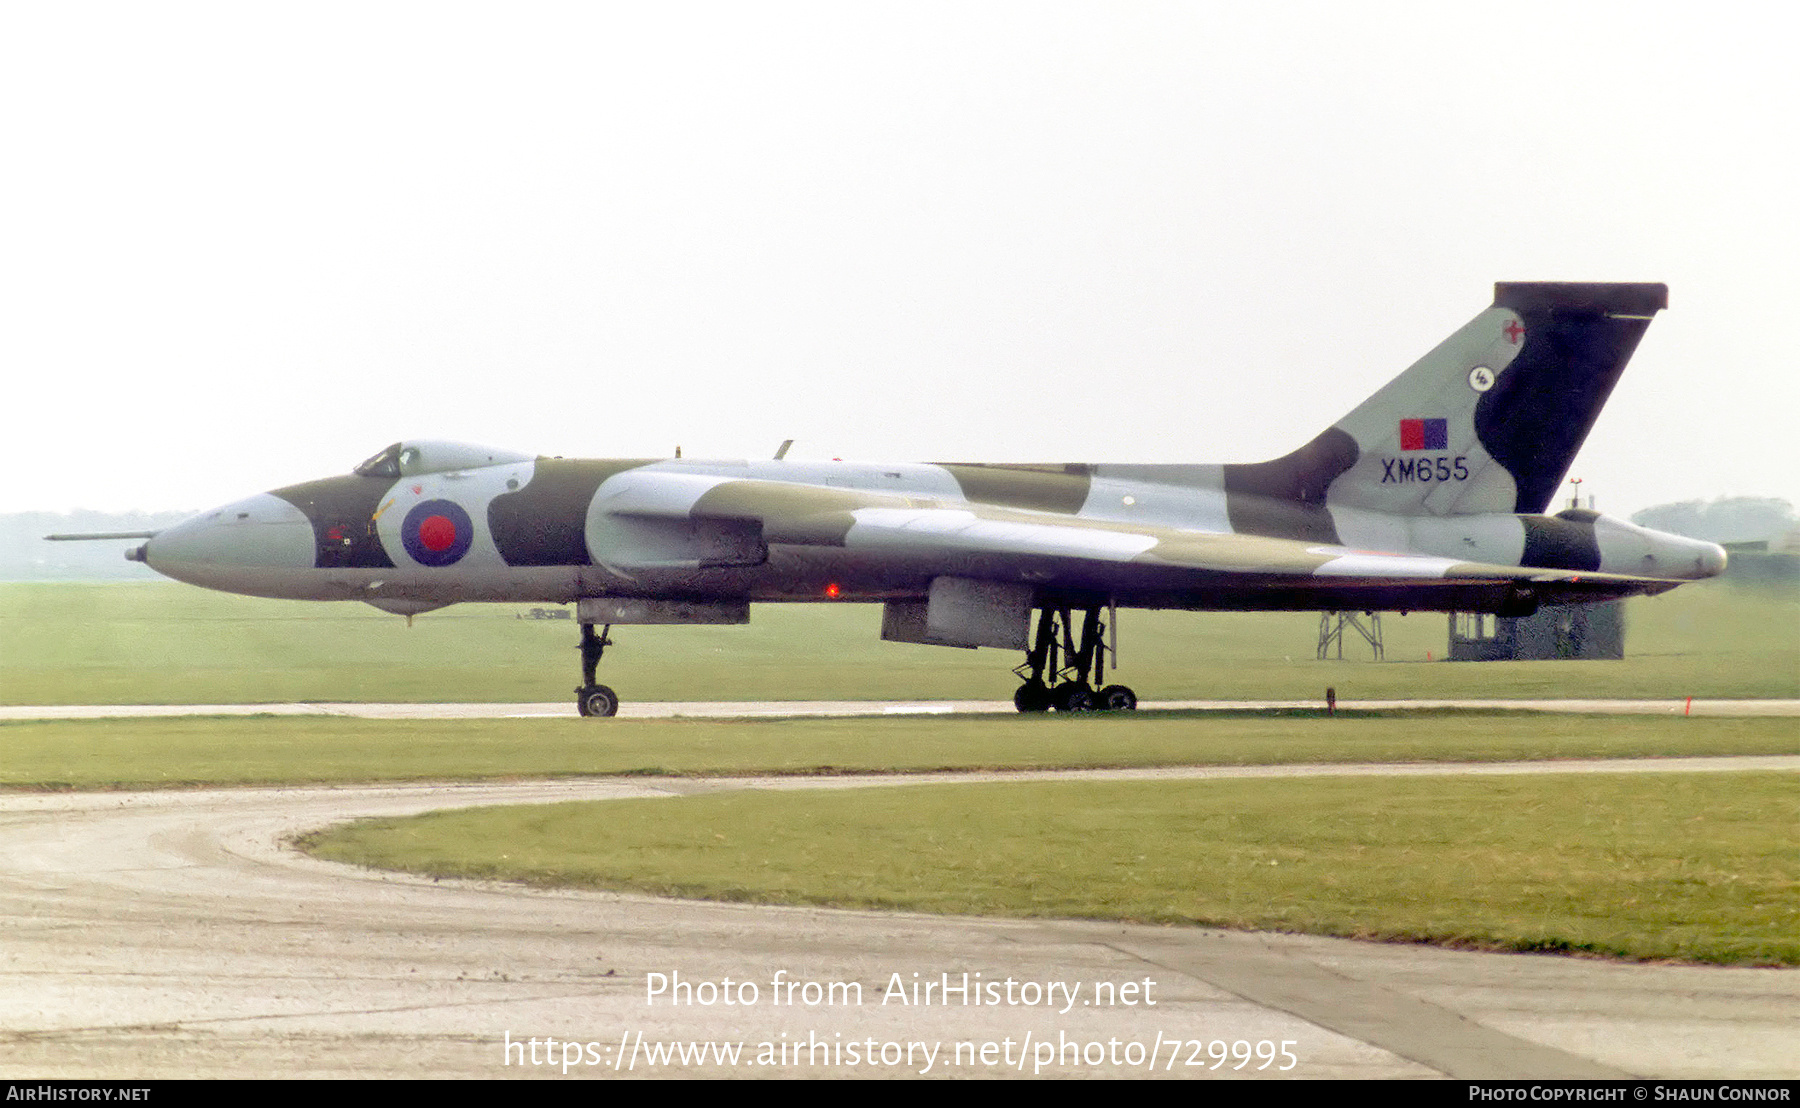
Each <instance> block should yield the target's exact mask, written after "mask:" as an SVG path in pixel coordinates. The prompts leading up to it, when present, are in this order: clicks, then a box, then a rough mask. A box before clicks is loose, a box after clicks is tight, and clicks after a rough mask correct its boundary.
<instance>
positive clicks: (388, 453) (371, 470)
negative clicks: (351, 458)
mask: <svg viewBox="0 0 1800 1108" xmlns="http://www.w3.org/2000/svg"><path fill="white" fill-rule="evenodd" d="M400 445H401V444H399V443H395V444H394V445H392V446H390V447H388V448H387V449H386V450H383V451H382V452H381V453H379V454H377V455H375V456H374V457H373V458H370V459H369V460H368V461H366V462H364V463H363V464H362V465H359V466H357V467H356V468H355V469H354V470H352V471H351V472H353V473H355V474H356V475H357V476H358V477H398V476H400Z"/></svg>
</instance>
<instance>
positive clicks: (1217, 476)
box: [53, 283, 1725, 716]
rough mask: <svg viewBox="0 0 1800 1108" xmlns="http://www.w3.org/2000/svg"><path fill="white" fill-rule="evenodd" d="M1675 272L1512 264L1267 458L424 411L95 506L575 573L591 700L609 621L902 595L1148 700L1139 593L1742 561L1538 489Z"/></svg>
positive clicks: (382, 599) (251, 583)
mask: <svg viewBox="0 0 1800 1108" xmlns="http://www.w3.org/2000/svg"><path fill="white" fill-rule="evenodd" d="M1667 297H1668V290H1667V288H1666V286H1664V285H1660V284H1553V283H1502V284H1499V285H1497V286H1495V292H1494V302H1493V304H1492V306H1490V307H1488V308H1486V309H1485V310H1483V311H1482V312H1481V314H1479V315H1477V316H1476V317H1475V319H1474V320H1473V321H1472V322H1470V323H1469V324H1468V325H1466V326H1464V327H1463V328H1462V329H1461V330H1459V331H1457V332H1456V333H1454V334H1453V335H1451V336H1450V337H1449V338H1448V339H1446V340H1444V342H1443V343H1441V344H1440V345H1439V346H1438V347H1437V348H1436V349H1435V350H1433V351H1431V352H1430V353H1429V354H1426V355H1425V356H1424V357H1423V358H1421V359H1420V360H1419V361H1418V362H1417V363H1416V364H1414V365H1413V366H1412V367H1411V368H1410V369H1407V370H1406V371H1405V372H1404V373H1402V374H1401V375H1400V376H1399V377H1397V378H1395V379H1394V380H1393V381H1392V382H1390V383H1389V384H1388V385H1386V386H1385V387H1384V388H1382V389H1381V390H1380V391H1379V392H1377V393H1375V395H1374V396H1372V397H1370V398H1369V399H1368V400H1367V401H1365V402H1363V403H1362V404H1361V405H1360V406H1358V407H1357V408H1356V409H1355V410H1354V411H1352V412H1350V413H1349V414H1348V415H1346V416H1344V417H1343V418H1342V419H1340V420H1338V421H1337V422H1336V423H1334V424H1332V425H1331V426H1330V427H1328V428H1326V429H1325V430H1324V431H1323V432H1322V433H1320V434H1319V435H1318V436H1317V437H1316V438H1314V439H1313V440H1312V441H1311V442H1308V443H1306V444H1305V445H1304V446H1302V447H1300V448H1299V449H1298V450H1295V451H1293V452H1292V453H1290V454H1285V455H1283V456H1281V457H1279V458H1275V459H1274V460H1272V461H1267V462H1260V463H1255V464H1228V465H1200V464H1195V465H1141V464H1107V463H1098V464H1093V463H1085V462H1082V463H1056V464H1046V465H993V464H979V463H965V464H919V463H905V464H865V463H855V462H837V461H833V462H814V461H787V460H785V459H784V458H776V459H773V460H769V461H699V460H691V459H682V458H673V459H670V458H662V459H656V458H635V459H622V460H576V459H564V458H547V457H537V456H533V455H530V454H521V453H514V452H511V451H506V450H493V449H488V448H486V447H479V446H469V445H464V444H460V443H451V442H434V441H411V442H399V443H395V444H394V445H392V446H390V447H388V448H387V449H385V450H382V451H381V452H379V453H377V454H376V455H375V456H374V457H372V458H370V459H368V460H367V461H365V462H363V463H362V464H361V465H358V466H357V467H356V468H355V469H354V470H353V471H352V472H351V473H349V474H347V475H344V476H341V477H327V478H324V479H322V480H317V481H308V482H306V483H304V484H298V485H293V486H290V487H288V488H283V489H276V490H275V491H273V492H268V493H262V494H260V495H257V496H252V497H250V498H248V499H245V500H240V501H238V502H237V503H235V504H228V505H226V506H224V507H222V508H218V509H216V510H213V511H210V512H204V513H202V514H200V515H197V516H194V517H193V518H191V519H188V520H186V521H184V522H182V523H180V524H177V525H176V526H173V527H170V528H168V529H166V530H163V531H158V532H155V533H153V534H142V535H113V536H104V537H111V538H140V537H141V538H144V539H146V540H147V541H145V542H144V543H143V544H142V545H140V546H138V547H136V548H135V549H133V550H131V551H129V552H128V553H127V557H130V558H133V559H135V560H138V561H142V562H144V563H146V564H147V565H149V566H150V567H151V568H153V569H155V570H157V571H158V572H160V573H163V574H166V575H168V576H170V577H173V578H175V579H177V580H180V581H186V582H189V583H191V584H195V585H201V586H204V587H207V588H213V589H223V590H226V591H228V592H237V593H245V594H248V595H251V596H267V597H282V598H290V599H301V600H360V601H364V602H366V603H369V604H373V605H375V606H376V607H378V608H381V609H383V610H385V611H389V612H395V613H400V614H403V615H407V616H411V615H414V614H417V613H420V612H427V611H431V610H432V609H434V608H442V607H444V606H445V605H449V604H457V603H468V602H477V601H485V602H503V603H560V604H573V605H575V611H576V615H577V618H578V620H579V623H580V629H581V644H582V664H581V671H582V672H581V686H580V688H579V689H578V690H577V691H576V704H577V707H578V709H579V710H580V712H581V714H583V715H588V716H610V715H612V714H613V713H614V712H615V711H616V710H617V708H618V697H617V696H616V695H615V694H614V692H613V690H612V689H610V688H608V687H607V686H605V685H602V684H600V683H599V681H598V679H597V676H596V671H597V667H598V665H599V663H600V660H601V656H602V654H603V652H604V650H605V648H606V647H607V646H608V645H610V644H611V638H610V635H609V634H608V632H609V631H610V630H611V628H612V627H614V626H618V625H624V624H638V623H665V624H678V623H743V622H746V621H748V619H749V618H750V606H751V604H753V603H784V602H785V603H801V602H828V603H839V604H841V603H847V602H870V603H873V602H879V603H881V604H882V605H883V606H884V609H883V615H882V624H881V635H882V637H883V638H884V639H891V640H895V641H899V642H913V643H930V644H935V645H940V646H955V647H984V646H985V647H997V648H1001V649H1006V650H1013V651H1018V652H1020V653H1021V654H1022V656H1023V662H1022V664H1020V665H1019V666H1018V667H1017V669H1016V671H1015V672H1016V673H1017V675H1018V677H1019V678H1020V684H1019V685H1018V686H1017V691H1016V692H1015V694H1014V697H1013V700H1014V703H1015V704H1016V705H1017V706H1018V708H1019V710H1020V711H1022V712H1035V711H1044V710H1047V709H1051V708H1055V709H1057V710H1059V711H1087V710H1122V709H1129V708H1132V707H1134V706H1135V705H1136V703H1137V697H1136V695H1135V694H1134V693H1133V692H1132V690H1131V689H1129V688H1127V687H1126V686H1124V685H1121V684H1109V683H1108V682H1107V677H1106V673H1107V659H1108V657H1109V656H1110V654H1111V650H1112V648H1111V646H1110V645H1109V637H1108V635H1107V633H1106V632H1107V630H1108V629H1109V628H1111V627H1113V626H1114V625H1115V624H1116V621H1117V611H1118V609H1120V608H1170V609H1184V610H1193V611H1210V610H1231V611H1247V610H1259V611H1260V610H1355V611H1365V610H1409V611H1469V612H1496V613H1501V614H1509V615H1518V614H1526V613H1529V612H1531V611H1532V610H1534V609H1535V608H1536V607H1537V606H1538V605H1539V604H1543V603H1568V602H1579V601H1597V600H1609V599H1614V598H1617V597H1623V596H1631V595H1637V594H1649V593H1659V592H1662V591H1664V590H1666V589H1670V588H1673V587H1675V586H1676V585H1678V584H1680V583H1682V582H1684V581H1691V580H1696V579H1699V578H1705V577H1711V576H1714V575H1716V574H1718V573H1719V572H1721V571H1722V570H1723V568H1724V564H1725V553H1724V551H1723V550H1721V549H1720V548H1719V547H1718V546H1715V545H1713V544H1711V543H1706V542H1698V541H1694V540H1691V539H1686V538H1681V537H1678V536H1675V535H1668V534H1662V533H1659V532H1656V531H1650V530H1647V529H1645V528H1642V527H1637V526H1634V525H1633V524H1631V523H1628V522H1625V521H1623V520H1618V519H1613V518H1610V517H1607V516H1603V515H1600V514H1598V513H1595V512H1592V511H1585V510H1579V509H1570V510H1567V511H1562V512H1558V513H1556V514H1554V515H1551V514H1546V513H1547V512H1548V511H1549V508H1550V503H1551V498H1552V496H1553V495H1554V494H1555V492H1556V490H1557V489H1558V487H1559V486H1560V485H1561V483H1562V480H1563V477H1564V475H1565V473H1566V472H1567V470H1568V468H1569V465H1570V463H1571V461H1572V460H1573V458H1574V456H1575V452H1576V450H1577V449H1578V448H1579V447H1580V446H1581V443H1582V441H1583V439H1585V438H1586V437H1587V434H1588V431H1589V429H1590V428H1592V426H1593V424H1594V421H1595V419H1596V418H1597V417H1598V416H1599V414H1600V409H1601V407H1602V405H1604V404H1605V402H1606V399H1607V396H1608V395H1609V394H1610V393H1611V392H1612V389H1613V386H1614V384H1615V383H1616V382H1617V381H1618V379H1619V375H1620V373H1621V372H1622V371H1623V370H1624V368H1625V363H1626V361H1627V360H1628V359H1629V358H1630V356H1631V353H1632V351H1633V349H1634V348H1635V347H1636V346H1637V343H1638V340H1639V339H1640V338H1642V337H1643V334H1644V331H1645V329H1646V328H1648V327H1649V325H1650V321H1651V318H1652V317H1653V316H1654V315H1655V314H1656V312H1657V311H1658V310H1660V309H1662V308H1664V307H1666V306H1667ZM53 537H71V538H75V537H90V536H53ZM92 537H100V536H92ZM1034 616H1035V621H1034Z"/></svg>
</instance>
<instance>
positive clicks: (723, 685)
mask: <svg viewBox="0 0 1800 1108" xmlns="http://www.w3.org/2000/svg"><path fill="white" fill-rule="evenodd" d="M524 610H525V609H524V608H523V607H522V606H508V605H460V606H457V607H453V608H449V609H446V610H444V611H442V612H433V613H430V614H428V615H425V616H421V617H419V618H418V619H417V620H416V621H415V623H414V625H413V626H411V627H408V626H407V624H406V622H405V621H404V620H402V619H400V618H399V617H396V616H391V615H385V614H383V613H380V612H377V611H375V610H374V609H372V608H368V607H365V606H363V605H359V604H309V603H304V602H297V601H275V600H257V599H253V598H248V597H238V596H230V595H226V594H222V593H214V592H208V591H206V590H203V589H195V588H189V587H187V586H183V585H178V584H174V583H162V582H157V583H146V584H6V585H0V702H3V703H8V704H180V703H283V702H291V701H335V700H343V701H474V702H482V701H489V702H494V701H498V702H511V701H562V700H569V701H572V700H573V693H572V691H571V690H572V689H573V687H574V686H575V684H576V683H577V679H578V667H577V658H576V650H575V642H576V629H575V625H574V624H573V622H572V621H565V620H555V621H549V620H528V619H519V618H517V616H518V615H519V614H520V613H521V612H522V611H524ZM1384 623H1385V628H1386V640H1387V656H1388V659H1389V660H1388V661H1386V662H1383V663H1379V664H1377V663H1374V662H1372V661H1368V660H1363V661H1349V660H1347V661H1343V662H1337V661H1331V662H1321V661H1318V660H1316V659H1315V658H1314V647H1315V645H1316V643H1317V639H1318V616H1317V615H1315V614H1311V613H1303V612H1302V613H1291V612H1290V613H1187V612H1121V613H1120V624H1121V629H1120V640H1121V641H1120V655H1121V661H1122V662H1123V664H1124V668H1123V670H1122V672H1121V673H1120V678H1121V679H1122V680H1124V681H1126V682H1127V683H1129V684H1131V685H1133V686H1134V687H1135V688H1136V689H1137V691H1138V693H1139V695H1140V696H1142V697H1144V698H1146V699H1189V698H1195V699H1198V698H1223V699H1265V698H1266V699H1294V698H1309V699H1311V698H1317V697H1319V696H1321V695H1322V693H1323V691H1324V689H1325V687H1326V686H1328V685H1329V686H1333V687H1335V688H1336V689H1337V690H1338V694H1339V696H1340V697H1343V698H1346V699H1356V698H1461V697H1518V698H1531V697H1569V696H1595V697H1651V698H1660V697H1666V698H1669V699H1679V698H1682V697H1687V696H1699V697H1719V698H1736V697H1794V696H1800V596H1797V595H1795V594H1793V593H1792V592H1779V593H1777V592H1763V591H1756V590H1752V589H1747V588H1738V587H1730V586H1726V585H1723V584H1719V583H1707V584H1700V585H1690V586H1687V587H1684V588H1682V589H1679V590H1677V591H1676V592H1674V593H1671V594H1668V595H1666V596H1660V597H1653V598H1649V599H1643V600H1636V601H1632V602H1630V605H1629V608H1628V614H1627V626H1628V630H1627V635H1626V651H1627V657H1626V658H1625V659H1624V660H1622V661H1614V662H1485V663H1447V662H1443V661H1441V659H1442V657H1443V654H1444V649H1445V643H1446V621H1445V618H1444V617H1443V616H1441V615H1433V614H1424V613H1420V614H1415V615H1412V616H1409V617H1405V618H1402V617H1399V616H1395V615H1388V616H1387V617H1385V620H1384ZM879 624H880V610H879V608H878V607H876V606H872V605H843V606H834V605H803V606H801V605H796V606H784V605H759V606H757V607H756V608H755V609H754V612H753V622H752V623H751V624H749V625H748V626H741V627H625V628H619V629H618V630H617V631H616V632H615V634H614V638H615V639H616V640H617V645H616V646H615V647H614V648H613V649H612V650H611V651H609V652H608V655H607V658H606V661H605V663H604V664H603V666H602V669H601V675H602V680H604V681H606V682H607V683H608V684H610V685H612V686H613V687H615V688H617V689H618V690H619V691H620V693H621V695H623V696H624V697H625V698H626V699H627V700H638V701H654V700H796V699H896V698H899V699H912V698H942V699H971V698H972V699H1004V698H1006V697H1008V696H1010V695H1011V694H1012V689H1013V687H1014V685H1015V684H1016V682H1015V681H1014V679H1013V678H1012V676H1011V674H1010V673H1009V672H1008V671H1009V670H1010V668H1011V667H1012V666H1013V665H1014V664H1015V663H1016V662H1017V661H1018V659H1017V658H1016V657H1015V656H1014V655H1012V654H1011V653H1009V652H1006V651H999V650H978V651H971V650H951V649H945V648H941V647H929V646H915V645H907V644H897V643H886V642H881V641H880V640H879V637H878V635H879ZM1365 649H1366V648H1365ZM1348 652H1349V653H1354V651H1348ZM1428 657H1430V658H1432V659H1436V660H1434V661H1430V662H1428V661H1427V658H1428Z"/></svg>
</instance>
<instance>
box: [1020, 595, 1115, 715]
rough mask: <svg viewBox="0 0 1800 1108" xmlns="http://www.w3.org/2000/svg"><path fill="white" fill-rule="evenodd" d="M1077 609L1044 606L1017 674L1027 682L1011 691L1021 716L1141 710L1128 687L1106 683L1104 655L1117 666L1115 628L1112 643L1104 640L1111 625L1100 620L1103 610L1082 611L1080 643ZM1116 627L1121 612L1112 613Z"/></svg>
mask: <svg viewBox="0 0 1800 1108" xmlns="http://www.w3.org/2000/svg"><path fill="white" fill-rule="evenodd" d="M1075 611H1076V609H1075V608H1074V607H1073V606H1063V607H1050V606H1046V607H1044V608H1043V609H1042V610H1040V611H1039V613H1038V625H1037V638H1036V640H1035V641H1034V642H1033V645H1032V647H1031V650H1030V651H1028V652H1027V653H1026V655H1025V662H1024V664H1023V665H1021V666H1019V667H1018V668H1017V669H1015V670H1013V673H1014V674H1016V675H1018V677H1020V678H1021V679H1022V680H1023V681H1024V683H1023V684H1021V685H1020V686H1019V688H1018V691H1017V692H1015V693H1013V707H1015V708H1017V709H1018V710H1019V711H1021V712H1044V711H1049V710H1050V709H1052V708H1054V709H1056V710H1057V711H1059V712H1128V711H1131V710H1132V709H1134V708H1136V707H1137V694H1136V693H1134V692H1132V691H1131V689H1130V688H1129V687H1128V686H1125V685H1106V686H1104V687H1100V688H1098V689H1096V686H1099V685H1100V683H1101V682H1102V681H1104V680H1105V679H1106V655H1107V653H1108V652H1111V653H1112V655H1113V663H1114V665H1115V666H1117V664H1118V646H1117V637H1116V630H1115V638H1114V642H1113V645H1111V646H1109V645H1107V643H1106V642H1105V634H1106V628H1107V624H1105V623H1101V622H1100V606H1099V605H1097V604H1095V605H1091V606H1089V607H1087V608H1084V609H1082V619H1081V631H1080V641H1079V642H1077V641H1076V632H1075V623H1074V613H1075ZM1108 618H1109V620H1110V622H1111V624H1112V625H1113V626H1114V627H1115V629H1116V627H1117V624H1118V618H1119V617H1118V610H1117V609H1113V610H1112V611H1111V612H1110V613H1109V617H1108Z"/></svg>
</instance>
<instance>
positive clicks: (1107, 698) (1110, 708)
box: [1094, 685, 1137, 712]
mask: <svg viewBox="0 0 1800 1108" xmlns="http://www.w3.org/2000/svg"><path fill="white" fill-rule="evenodd" d="M1094 707H1095V708H1096V709H1098V710H1099V711H1102V712H1130V711H1133V710H1135V709H1136V708H1137V693H1134V692H1132V691H1131V689H1130V688H1129V687H1128V686H1125V685H1108V686H1106V687H1105V688H1104V689H1101V690H1100V694H1099V695H1098V696H1096V697H1095V698H1094Z"/></svg>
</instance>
